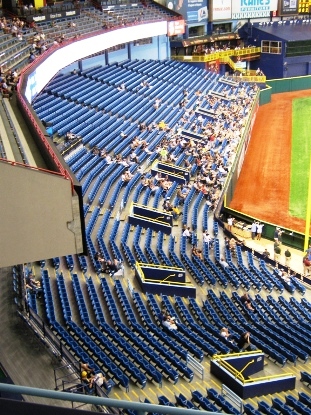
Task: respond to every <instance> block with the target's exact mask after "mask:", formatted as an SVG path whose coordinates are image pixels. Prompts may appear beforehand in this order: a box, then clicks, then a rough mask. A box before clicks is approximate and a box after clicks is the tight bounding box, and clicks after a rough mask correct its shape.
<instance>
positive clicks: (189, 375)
mask: <svg viewBox="0 0 311 415" xmlns="http://www.w3.org/2000/svg"><path fill="white" fill-rule="evenodd" d="M133 302H134V304H135V306H136V309H137V312H138V313H139V315H140V317H141V319H142V321H143V323H144V326H145V328H146V330H145V331H142V330H141V327H140V326H139V327H138V325H137V323H135V322H132V324H131V327H132V330H134V331H135V332H137V333H138V334H139V335H140V336H141V337H142V338H144V339H145V340H148V341H150V335H152V339H151V341H152V345H153V346H154V348H155V349H156V350H157V352H158V353H159V354H160V355H162V356H165V357H166V359H167V361H168V362H169V363H170V364H171V365H172V366H173V367H174V368H175V369H176V370H178V372H179V373H180V374H181V375H182V376H183V377H184V378H186V379H187V380H188V381H189V382H191V381H192V379H193V376H194V373H193V371H192V370H191V369H190V368H189V367H187V365H186V364H185V363H183V361H182V360H186V359H187V352H186V351H185V350H184V349H182V348H181V347H180V346H179V345H177V344H176V343H175V342H174V340H173V339H172V338H171V337H169V336H168V335H167V334H166V333H164V332H163V331H162V330H161V329H160V328H159V327H157V326H156V325H155V324H154V323H153V321H152V319H151V317H150V314H149V313H148V310H147V308H146V306H145V304H144V302H143V301H142V299H141V297H140V295H139V293H137V292H136V291H135V292H133ZM146 337H147V339H146Z"/></svg>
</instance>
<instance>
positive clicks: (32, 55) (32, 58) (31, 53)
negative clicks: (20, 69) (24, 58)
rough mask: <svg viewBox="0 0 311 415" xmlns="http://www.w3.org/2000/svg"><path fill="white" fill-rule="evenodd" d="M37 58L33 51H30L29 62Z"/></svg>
mask: <svg viewBox="0 0 311 415" xmlns="http://www.w3.org/2000/svg"><path fill="white" fill-rule="evenodd" d="M35 59H36V56H35V54H34V53H33V52H30V55H29V58H28V62H29V63H31V62H33V61H34V60H35Z"/></svg>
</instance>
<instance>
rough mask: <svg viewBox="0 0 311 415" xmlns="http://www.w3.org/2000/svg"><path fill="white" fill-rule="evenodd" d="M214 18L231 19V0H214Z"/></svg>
mask: <svg viewBox="0 0 311 415" xmlns="http://www.w3.org/2000/svg"><path fill="white" fill-rule="evenodd" d="M212 11H213V16H212V20H213V21H214V20H228V19H231V0H213V7H212Z"/></svg>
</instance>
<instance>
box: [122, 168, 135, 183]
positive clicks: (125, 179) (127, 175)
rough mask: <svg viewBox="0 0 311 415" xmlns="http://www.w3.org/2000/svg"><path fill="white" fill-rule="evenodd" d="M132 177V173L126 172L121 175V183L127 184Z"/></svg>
mask: <svg viewBox="0 0 311 415" xmlns="http://www.w3.org/2000/svg"><path fill="white" fill-rule="evenodd" d="M132 177H133V175H132V173H131V172H130V171H129V170H126V171H125V173H124V174H122V177H121V180H122V182H123V183H128V182H129V181H130V180H131V178H132Z"/></svg>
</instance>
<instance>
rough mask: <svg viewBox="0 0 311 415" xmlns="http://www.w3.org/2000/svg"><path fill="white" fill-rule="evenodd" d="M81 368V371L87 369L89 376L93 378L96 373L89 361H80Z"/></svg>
mask: <svg viewBox="0 0 311 415" xmlns="http://www.w3.org/2000/svg"><path fill="white" fill-rule="evenodd" d="M80 370H81V372H82V371H86V372H87V377H88V378H91V377H92V376H94V375H95V371H94V369H93V368H91V367H90V366H89V364H88V363H80Z"/></svg>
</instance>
